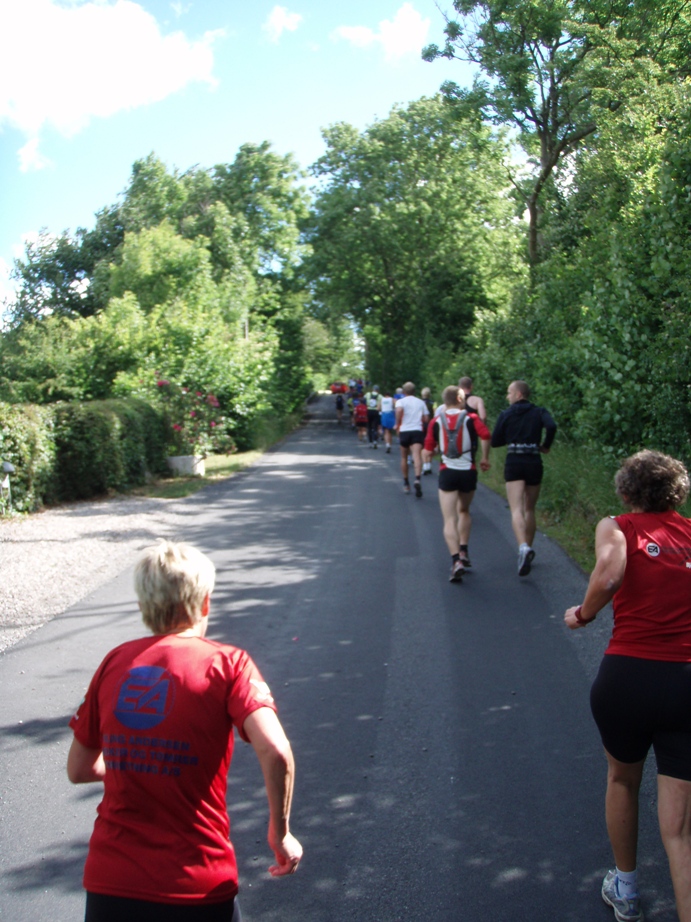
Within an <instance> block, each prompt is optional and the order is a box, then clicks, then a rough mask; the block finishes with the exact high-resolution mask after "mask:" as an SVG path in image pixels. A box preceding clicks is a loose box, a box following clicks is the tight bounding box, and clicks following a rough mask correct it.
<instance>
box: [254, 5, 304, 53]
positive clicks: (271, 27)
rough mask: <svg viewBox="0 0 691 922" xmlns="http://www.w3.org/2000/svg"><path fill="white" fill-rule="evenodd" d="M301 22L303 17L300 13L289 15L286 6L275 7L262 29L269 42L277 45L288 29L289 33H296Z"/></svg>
mask: <svg viewBox="0 0 691 922" xmlns="http://www.w3.org/2000/svg"><path fill="white" fill-rule="evenodd" d="M301 22H302V16H301V15H300V14H299V13H289V12H288V10H287V8H286V7H285V6H275V7H274V8H273V9H272V10H271V12H270V13H269V18H268V19H267V20H266V22H265V23H264V25H263V26H262V29H263V30H264V32H266V34H267V36H268V39H269V41H270V42H273V43H274V44H276V43H277V42H278V40H279V39H280V37H281V35H282V34H283V32H284V31H285V30H286V29H287V30H288V32H294V31H295V30H296V29H297V27H298V26H299V25H300V23H301Z"/></svg>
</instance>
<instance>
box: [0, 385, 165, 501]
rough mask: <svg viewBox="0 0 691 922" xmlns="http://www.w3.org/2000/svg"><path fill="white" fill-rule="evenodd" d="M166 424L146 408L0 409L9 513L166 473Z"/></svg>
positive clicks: (114, 404) (139, 404)
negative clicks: (7, 468)
mask: <svg viewBox="0 0 691 922" xmlns="http://www.w3.org/2000/svg"><path fill="white" fill-rule="evenodd" d="M168 434H169V433H168V424H167V422H166V419H165V416H164V415H163V414H162V413H161V412H159V411H157V410H154V409H153V408H152V407H150V406H149V405H148V404H146V403H145V402H144V401H141V400H133V399H122V400H104V401H90V402H88V403H86V402H85V403H79V402H70V403H56V404H52V405H49V406H41V407H39V406H33V405H19V404H17V405H10V404H3V403H0V459H1V460H3V461H9V462H10V463H12V464H13V465H14V467H15V473H14V474H12V476H11V484H12V506H13V508H14V509H15V510H17V511H19V512H30V511H32V510H34V509H37V508H39V507H40V506H41V505H43V504H44V503H54V502H60V501H65V500H73V499H87V498H89V497H91V496H97V495H99V494H102V493H106V492H108V491H109V490H124V489H128V488H130V487H133V486H136V485H138V484H142V483H144V482H145V480H146V477H147V475H148V474H156V473H161V472H162V471H164V470H165V469H166V443H167V441H168Z"/></svg>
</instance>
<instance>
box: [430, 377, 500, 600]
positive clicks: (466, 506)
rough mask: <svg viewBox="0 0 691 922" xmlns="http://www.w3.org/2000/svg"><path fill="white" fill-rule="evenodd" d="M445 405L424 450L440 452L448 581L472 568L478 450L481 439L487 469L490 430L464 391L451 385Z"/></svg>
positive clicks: (459, 579) (483, 465) (483, 466)
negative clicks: (468, 404) (470, 407)
mask: <svg viewBox="0 0 691 922" xmlns="http://www.w3.org/2000/svg"><path fill="white" fill-rule="evenodd" d="M442 398H443V401H444V406H443V407H442V408H441V409H440V410H439V411H438V414H437V416H436V417H435V419H433V420H432V422H431V423H430V424H429V427H428V429H427V436H426V438H425V450H426V451H428V452H433V451H434V450H435V449H436V448H437V447H438V448H439V451H440V452H441V464H440V466H439V506H440V508H441V514H442V517H443V519H444V540H445V541H446V546H447V547H448V549H449V553H450V554H451V573H450V575H449V581H450V582H452V583H460V582H462V580H463V574H464V572H465V570H467V569H469V568H470V558H469V557H468V540H469V538H470V526H471V524H472V517H471V515H470V504H471V503H472V501H473V497H474V496H475V489H476V487H477V468H476V466H475V453H476V451H477V446H478V439H479V441H480V445H481V451H482V459H481V461H480V468H481V469H482V470H483V471H488V470H489V468H490V463H489V449H490V439H491V435H490V431H489V429H488V428H487V426H486V425H485V424H484V423H483V422H482V420H481V419H480V418H479V417H478V416H477V414H476V413H474V412H472V411H468V410H466V407H465V397H464V395H463V391H462V390H461V389H460V388H458V387H456V386H455V385H451V386H450V387H447V388H446V389H445V390H444V393H443V395H442Z"/></svg>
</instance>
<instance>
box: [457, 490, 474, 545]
mask: <svg viewBox="0 0 691 922" xmlns="http://www.w3.org/2000/svg"><path fill="white" fill-rule="evenodd" d="M457 495H458V503H457V507H456V509H457V515H458V543H459V545H460V544H464V545H467V544H468V542H469V540H470V526H471V525H472V524H473V517H472V516H471V514H470V504H471V503H472V501H473V497H474V496H475V493H474V492H473V493H458V494H457ZM456 550H458V546H457V547H456Z"/></svg>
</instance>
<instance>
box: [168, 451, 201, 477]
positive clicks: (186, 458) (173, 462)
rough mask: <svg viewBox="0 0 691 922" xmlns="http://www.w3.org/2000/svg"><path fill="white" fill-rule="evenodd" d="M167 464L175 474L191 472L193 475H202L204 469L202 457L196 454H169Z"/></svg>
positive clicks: (188, 473)
mask: <svg viewBox="0 0 691 922" xmlns="http://www.w3.org/2000/svg"><path fill="white" fill-rule="evenodd" d="M168 466H169V467H170V469H171V471H173V472H174V473H176V474H185V475H187V476H189V475H190V474H191V475H193V476H194V477H203V476H204V473H205V470H206V466H205V464H204V459H203V458H198V457H197V455H171V456H170V457H169V458H168Z"/></svg>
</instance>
